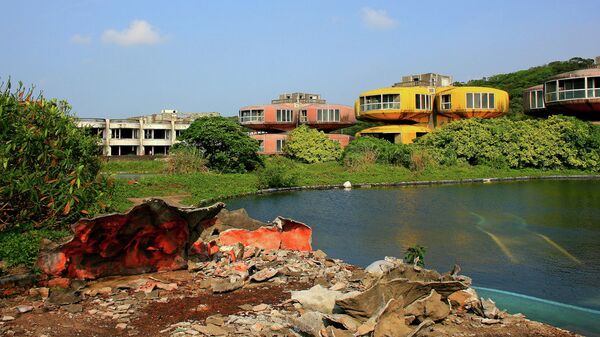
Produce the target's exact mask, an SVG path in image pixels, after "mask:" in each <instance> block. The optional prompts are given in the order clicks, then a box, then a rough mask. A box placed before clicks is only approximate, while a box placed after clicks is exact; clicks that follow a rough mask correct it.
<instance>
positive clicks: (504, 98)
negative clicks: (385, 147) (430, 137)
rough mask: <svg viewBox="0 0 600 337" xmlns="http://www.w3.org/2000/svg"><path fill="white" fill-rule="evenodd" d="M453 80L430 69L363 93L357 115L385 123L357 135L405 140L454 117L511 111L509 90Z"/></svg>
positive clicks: (357, 116) (486, 115)
mask: <svg viewBox="0 0 600 337" xmlns="http://www.w3.org/2000/svg"><path fill="white" fill-rule="evenodd" d="M451 84H452V77H450V76H446V75H439V74H433V73H427V74H421V75H409V76H403V77H402V82H399V83H395V84H394V85H393V86H391V87H387V88H379V89H374V90H369V91H366V92H363V93H361V94H360V96H359V98H358V99H357V100H356V103H355V105H354V106H355V113H356V118H357V119H359V120H367V121H377V122H384V123H386V125H383V126H377V127H373V128H368V129H365V130H362V131H360V132H359V133H357V136H363V135H364V136H366V135H368V136H372V137H377V138H383V139H387V140H389V141H390V142H393V143H403V144H406V143H412V142H413V140H414V139H415V138H417V137H420V136H422V135H425V134H427V133H428V132H431V130H433V129H434V128H435V127H437V126H440V125H443V124H446V123H449V122H451V121H453V120H458V119H463V118H472V117H479V118H494V117H498V116H501V115H502V114H504V113H506V112H508V104H509V98H508V93H507V92H506V91H503V90H499V89H494V88H487V87H473V86H463V87H454V86H452V85H451Z"/></svg>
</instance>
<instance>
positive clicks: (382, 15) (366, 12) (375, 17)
mask: <svg viewBox="0 0 600 337" xmlns="http://www.w3.org/2000/svg"><path fill="white" fill-rule="evenodd" d="M362 20H363V23H364V24H365V25H366V26H367V27H371V28H376V29H391V28H394V27H396V26H397V25H398V21H396V20H395V19H393V18H392V17H390V16H389V15H388V14H387V13H386V11H384V10H382V9H373V8H368V7H365V8H363V9H362Z"/></svg>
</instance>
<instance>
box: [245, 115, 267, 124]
mask: <svg viewBox="0 0 600 337" xmlns="http://www.w3.org/2000/svg"><path fill="white" fill-rule="evenodd" d="M264 121H265V117H264V116H243V117H240V123H262V122H264Z"/></svg>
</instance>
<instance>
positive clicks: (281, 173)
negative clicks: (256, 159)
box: [256, 156, 298, 189]
mask: <svg viewBox="0 0 600 337" xmlns="http://www.w3.org/2000/svg"><path fill="white" fill-rule="evenodd" d="M294 168H295V163H294V162H293V161H292V160H290V159H287V158H284V157H279V156H277V157H274V158H270V159H269V160H267V162H266V165H265V167H264V168H260V169H258V171H257V172H256V174H257V176H258V188H259V189H263V188H279V187H292V186H296V184H297V181H298V178H297V177H296V176H295V175H294V173H293V171H294Z"/></svg>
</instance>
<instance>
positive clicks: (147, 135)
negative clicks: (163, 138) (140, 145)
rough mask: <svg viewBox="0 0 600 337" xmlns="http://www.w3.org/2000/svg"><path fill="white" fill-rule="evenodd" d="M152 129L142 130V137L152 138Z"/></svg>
mask: <svg viewBox="0 0 600 337" xmlns="http://www.w3.org/2000/svg"><path fill="white" fill-rule="evenodd" d="M153 131H154V130H152V129H150V130H144V139H153V138H154V132H153Z"/></svg>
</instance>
